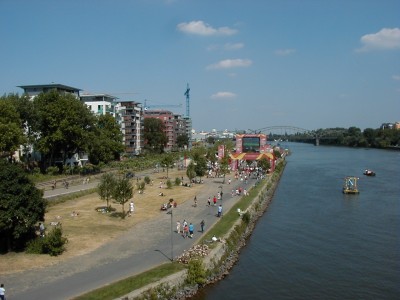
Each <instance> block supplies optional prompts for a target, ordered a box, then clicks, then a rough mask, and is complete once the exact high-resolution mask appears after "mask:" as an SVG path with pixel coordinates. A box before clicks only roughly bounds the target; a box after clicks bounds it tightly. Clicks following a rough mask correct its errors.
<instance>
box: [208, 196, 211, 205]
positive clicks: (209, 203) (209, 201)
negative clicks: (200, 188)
mask: <svg viewBox="0 0 400 300" xmlns="http://www.w3.org/2000/svg"><path fill="white" fill-rule="evenodd" d="M207 205H208V206H211V197H208V200H207Z"/></svg>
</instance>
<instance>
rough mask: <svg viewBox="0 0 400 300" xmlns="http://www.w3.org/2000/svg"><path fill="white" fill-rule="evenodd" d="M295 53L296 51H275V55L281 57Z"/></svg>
mask: <svg viewBox="0 0 400 300" xmlns="http://www.w3.org/2000/svg"><path fill="white" fill-rule="evenodd" d="M295 52H296V50H295V49H278V50H275V54H276V55H280V56H286V55H290V54H293V53H295Z"/></svg>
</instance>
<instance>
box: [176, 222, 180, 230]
mask: <svg viewBox="0 0 400 300" xmlns="http://www.w3.org/2000/svg"><path fill="white" fill-rule="evenodd" d="M176 232H177V233H181V222H179V221H177V222H176Z"/></svg>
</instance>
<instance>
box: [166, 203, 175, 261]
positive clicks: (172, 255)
mask: <svg viewBox="0 0 400 300" xmlns="http://www.w3.org/2000/svg"><path fill="white" fill-rule="evenodd" d="M172 209H173V208H172V207H171V208H170V210H169V211H168V212H167V215H171V261H174V240H173V230H172V226H173V225H172V217H173V214H172Z"/></svg>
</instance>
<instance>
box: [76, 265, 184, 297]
mask: <svg viewBox="0 0 400 300" xmlns="http://www.w3.org/2000/svg"><path fill="white" fill-rule="evenodd" d="M185 268H186V267H185V266H184V265H182V264H179V263H176V262H173V263H166V264H163V265H161V266H158V267H155V268H153V269H150V270H148V271H146V272H143V273H140V274H138V275H135V276H131V277H128V278H125V279H122V280H120V281H117V282H113V283H111V284H109V285H106V286H104V287H101V288H98V289H96V290H93V291H91V292H88V293H86V294H83V295H81V296H78V297H76V298H73V300H109V299H110V300H112V299H116V298H118V297H122V296H124V295H126V294H129V293H130V292H132V291H134V290H137V289H140V288H142V287H144V286H146V285H148V284H150V283H154V282H157V281H159V280H161V279H163V278H165V277H167V276H169V275H172V274H174V273H177V272H179V271H181V270H184V269H185Z"/></svg>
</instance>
